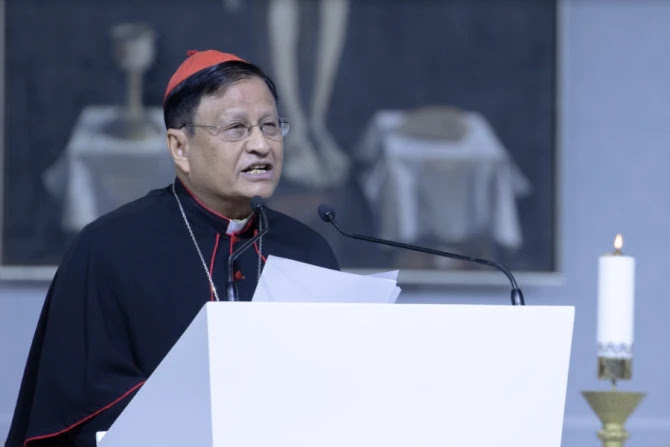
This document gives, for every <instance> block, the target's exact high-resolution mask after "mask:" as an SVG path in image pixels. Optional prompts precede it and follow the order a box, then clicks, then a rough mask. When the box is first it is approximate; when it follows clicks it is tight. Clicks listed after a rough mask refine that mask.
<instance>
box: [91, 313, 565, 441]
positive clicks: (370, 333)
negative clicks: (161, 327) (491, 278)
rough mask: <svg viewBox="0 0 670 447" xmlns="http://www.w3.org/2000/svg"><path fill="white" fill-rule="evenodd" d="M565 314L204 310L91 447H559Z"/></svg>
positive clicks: (563, 398)
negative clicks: (97, 442)
mask: <svg viewBox="0 0 670 447" xmlns="http://www.w3.org/2000/svg"><path fill="white" fill-rule="evenodd" d="M573 319H574V309H573V308H572V307H540V306H527V307H516V306H515V307H513V306H472V305H455V306H454V305H449V306H448V305H413V304H395V305H386V304H307V303H253V302H252V303H239V302H238V303H229V302H221V303H209V304H207V305H205V307H204V308H203V309H202V311H201V312H200V313H199V314H198V316H197V317H196V318H195V320H194V321H193V323H192V324H191V325H190V327H189V328H188V329H187V330H186V332H185V333H184V335H183V336H182V337H181V339H180V340H179V341H178V342H177V343H176V344H175V346H174V347H173V349H172V350H171V351H170V352H169V353H168V355H167V356H166V357H165V359H164V360H163V361H162V363H161V364H160V365H159V366H158V368H157V369H156V371H155V372H154V373H153V375H152V376H151V377H150V378H149V380H148V381H147V382H146V383H145V384H144V386H143V387H142V389H140V391H139V392H138V393H137V394H136V396H135V397H134V399H133V400H132V401H131V402H130V403H129V404H128V406H127V407H126V409H125V411H124V412H123V413H122V414H121V415H120V416H119V418H118V419H117V421H116V422H115V423H114V425H113V426H112V427H111V428H110V430H109V431H108V432H107V435H106V436H105V438H104V439H103V440H102V441H101V443H100V446H101V447H134V446H137V447H146V446H157V447H169V446H175V447H177V446H178V447H184V446H189V447H211V446H213V447H268V446H273V447H331V446H332V447H371V446H379V447H401V446H402V447H408V446H420V447H432V446H435V447H437V446H439V447H445V446H459V447H463V446H514V447H524V446H527V447H537V446H538V445H542V446H544V447H559V446H560V441H561V430H562V421H563V410H564V405H565V394H566V386H567V378H568V363H569V357H570V345H571V339H572V325H573Z"/></svg>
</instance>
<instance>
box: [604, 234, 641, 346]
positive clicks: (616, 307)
mask: <svg viewBox="0 0 670 447" xmlns="http://www.w3.org/2000/svg"><path fill="white" fill-rule="evenodd" d="M622 246H623V239H622V238H621V235H620V234H618V235H617V237H616V239H615V242H614V247H615V251H614V253H611V254H609V253H608V254H606V255H603V256H601V257H600V259H599V262H598V357H607V358H619V359H630V358H632V355H633V319H634V304H635V258H633V257H632V256H624V255H623V253H622V252H621V248H622Z"/></svg>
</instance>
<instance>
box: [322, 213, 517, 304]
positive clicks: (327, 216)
mask: <svg viewBox="0 0 670 447" xmlns="http://www.w3.org/2000/svg"><path fill="white" fill-rule="evenodd" d="M319 217H321V220H323V221H324V222H326V223H329V224H332V225H333V226H334V227H335V229H337V231H339V232H340V234H342V235H343V236H346V237H349V238H352V239H358V240H361V241H367V242H372V243H375V244H383V245H389V246H391V247H397V248H404V249H405V250H412V251H418V252H421V253H428V254H431V255H436V256H442V257H445V258H453V259H459V260H461V261H468V262H474V263H475V264H481V265H486V266H488V267H493V268H496V269H498V270H500V271H501V272H503V273H504V274H505V276H507V279H509V282H510V284H511V285H512V293H511V298H512V304H513V305H515V306H516V305H521V306H523V305H525V304H526V303H525V301H524V299H523V293H522V292H521V289H519V287H518V286H517V284H516V280H515V279H514V276H513V275H512V272H510V271H509V270H508V269H507V268H505V267H504V266H503V265H501V264H499V263H497V262H495V261H489V260H488V259H482V258H472V257H470V256H464V255H459V254H456V253H449V252H446V251H441V250H434V249H432V248H424V247H419V246H417V245H410V244H403V243H400V242H394V241H387V240H385V239H379V238H376V237H371V236H363V235H360V234H349V233H346V232H345V231H343V230H342V229H341V228H340V226H339V225H338V224H337V222H336V221H335V210H333V209H332V208H331V207H329V206H328V205H326V204H323V203H322V204H321V205H319Z"/></svg>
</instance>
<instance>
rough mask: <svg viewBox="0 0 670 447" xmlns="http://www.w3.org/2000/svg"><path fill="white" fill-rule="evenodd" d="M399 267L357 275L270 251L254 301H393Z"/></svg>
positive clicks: (398, 292) (395, 296) (394, 300)
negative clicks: (279, 255)
mask: <svg viewBox="0 0 670 447" xmlns="http://www.w3.org/2000/svg"><path fill="white" fill-rule="evenodd" d="M397 277H398V271H397V270H396V271H393V272H385V273H380V274H375V275H367V276H365V275H356V274H353V273H345V272H340V271H338V270H330V269H326V268H323V267H317V266H315V265H311V264H305V263H302V262H298V261H293V260H291V259H285V258H280V257H278V256H272V255H270V256H269V257H268V260H267V262H266V263H265V267H264V268H263V274H262V275H261V278H260V280H259V282H258V286H257V287H256V292H255V293H254V297H253V301H274V302H307V303H395V302H396V300H397V299H398V295H399V294H400V288H399V287H398V286H397Z"/></svg>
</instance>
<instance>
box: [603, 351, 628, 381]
mask: <svg viewBox="0 0 670 447" xmlns="http://www.w3.org/2000/svg"><path fill="white" fill-rule="evenodd" d="M632 364H633V361H632V360H631V359H624V358H610V357H600V356H598V378H599V379H606V380H617V379H627V380H629V379H630V378H631V377H632V369H633V368H632Z"/></svg>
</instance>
